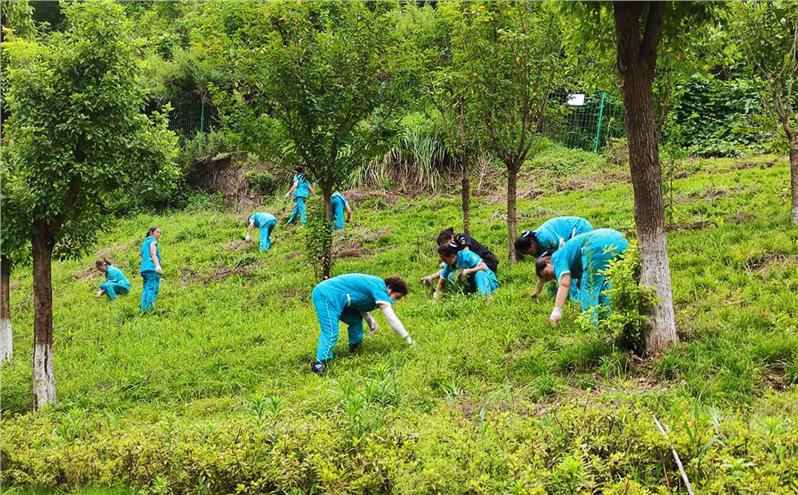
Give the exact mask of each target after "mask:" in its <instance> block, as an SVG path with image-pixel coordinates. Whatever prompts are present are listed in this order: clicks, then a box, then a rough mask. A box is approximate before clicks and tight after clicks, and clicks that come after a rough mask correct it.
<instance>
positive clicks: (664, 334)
mask: <svg viewBox="0 0 798 495" xmlns="http://www.w3.org/2000/svg"><path fill="white" fill-rule="evenodd" d="M614 14H615V35H616V38H615V39H616V46H617V56H618V58H617V62H618V69H619V71H620V74H621V93H622V95H623V103H624V114H625V117H626V132H627V139H628V142H629V164H630V168H631V174H632V188H633V191H634V203H635V224H636V226H637V238H638V245H639V247H640V258H641V261H642V273H641V280H640V283H641V284H642V285H644V286H651V287H654V288H655V291H656V296H657V303H656V305H655V307H654V310H653V314H652V321H651V328H650V329H649V330H648V331H647V332H646V335H645V336H644V342H645V349H646V352H647V353H648V354H657V353H660V352H662V351H664V350H665V349H666V348H667V347H668V346H670V345H671V344H673V343H675V342H678V340H679V338H678V336H677V335H676V323H675V319H674V313H673V295H672V291H671V274H670V267H669V264H668V250H667V240H666V237H665V215H664V204H663V201H662V171H661V169H660V164H659V153H658V148H657V128H656V123H655V118H654V100H653V95H652V83H653V79H654V68H655V65H656V59H657V44H658V41H659V32H660V30H661V26H662V5H661V4H660V3H658V2H650V3H647V2H616V3H615V4H614ZM641 17H642V18H643V19H645V32H644V34H643V36H642V38H641V32H643V30H642V29H641V23H640V21H641Z"/></svg>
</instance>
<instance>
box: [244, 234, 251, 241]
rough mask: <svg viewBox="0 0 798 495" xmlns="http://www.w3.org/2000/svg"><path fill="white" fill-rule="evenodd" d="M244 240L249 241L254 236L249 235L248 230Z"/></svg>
mask: <svg viewBox="0 0 798 495" xmlns="http://www.w3.org/2000/svg"><path fill="white" fill-rule="evenodd" d="M244 240H245V241H247V242H249V241H251V240H252V237H250V236H249V232H247V235H246V236H244Z"/></svg>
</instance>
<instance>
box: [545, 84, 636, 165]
mask: <svg viewBox="0 0 798 495" xmlns="http://www.w3.org/2000/svg"><path fill="white" fill-rule="evenodd" d="M550 115H551V117H550V119H549V125H548V126H547V129H545V131H544V133H545V134H546V135H547V136H548V137H549V138H550V139H552V140H553V141H556V142H558V143H561V144H563V145H564V146H567V147H569V148H578V149H583V150H586V151H592V152H594V153H600V152H601V151H602V150H603V149H604V147H605V146H606V145H607V143H609V142H610V140H611V139H612V138H619V137H624V136H625V135H626V129H625V126H624V116H623V104H622V102H621V101H620V99H618V98H617V97H615V96H613V95H611V94H610V93H607V92H606V91H600V92H598V93H594V94H590V95H588V94H584V93H565V92H562V93H558V94H555V95H553V97H552V99H551V108H550Z"/></svg>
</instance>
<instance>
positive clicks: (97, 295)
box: [94, 289, 105, 297]
mask: <svg viewBox="0 0 798 495" xmlns="http://www.w3.org/2000/svg"><path fill="white" fill-rule="evenodd" d="M103 294H105V290H104V289H100V290H98V291H97V292H96V293H95V294H94V296H95V297H103Z"/></svg>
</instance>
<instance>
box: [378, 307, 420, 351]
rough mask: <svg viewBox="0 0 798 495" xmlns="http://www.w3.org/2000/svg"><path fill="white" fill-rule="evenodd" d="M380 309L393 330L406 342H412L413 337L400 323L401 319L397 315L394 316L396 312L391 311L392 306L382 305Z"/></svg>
mask: <svg viewBox="0 0 798 495" xmlns="http://www.w3.org/2000/svg"><path fill="white" fill-rule="evenodd" d="M380 309H382V314H383V315H384V316H385V319H386V320H388V325H390V326H391V328H393V331H394V332H396V333H397V334H399V336H400V337H402V338H403V339H405V341H406V342H407V343H408V344H412V343H413V339H412V338H411V337H410V334H408V333H407V330H405V326H404V325H402V321H401V320H400V319H399V317H398V316H396V313H394V312H393V308H392V307H390V306H384V307H382V308H380Z"/></svg>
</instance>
